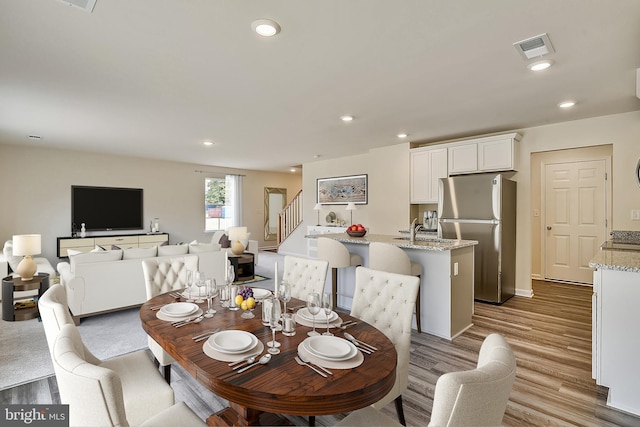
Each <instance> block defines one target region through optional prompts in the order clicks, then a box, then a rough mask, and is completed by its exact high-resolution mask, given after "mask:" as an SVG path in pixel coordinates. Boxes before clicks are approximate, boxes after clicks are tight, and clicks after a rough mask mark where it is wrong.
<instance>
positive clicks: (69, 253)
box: [67, 249, 93, 256]
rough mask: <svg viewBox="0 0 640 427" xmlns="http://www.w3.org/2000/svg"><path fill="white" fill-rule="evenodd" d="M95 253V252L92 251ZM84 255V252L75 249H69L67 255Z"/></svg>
mask: <svg viewBox="0 0 640 427" xmlns="http://www.w3.org/2000/svg"><path fill="white" fill-rule="evenodd" d="M91 252H93V251H91ZM81 253H83V252H82V251H76V250H75V249H67V255H68V256H74V255H79V254H81Z"/></svg>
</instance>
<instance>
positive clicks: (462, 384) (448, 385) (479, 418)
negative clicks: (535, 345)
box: [338, 333, 516, 427]
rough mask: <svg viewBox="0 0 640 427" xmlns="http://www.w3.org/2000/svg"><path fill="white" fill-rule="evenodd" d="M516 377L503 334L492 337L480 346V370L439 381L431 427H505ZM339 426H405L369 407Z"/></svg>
mask: <svg viewBox="0 0 640 427" xmlns="http://www.w3.org/2000/svg"><path fill="white" fill-rule="evenodd" d="M515 376H516V359H515V356H514V354H513V351H512V350H511V347H509V344H507V342H506V341H505V339H504V338H503V337H502V336H501V335H499V334H495V333H494V334H491V335H489V336H488V337H487V338H485V340H484V342H483V343H482V346H481V347H480V355H479V356H478V367H477V368H476V369H472V370H470V371H462V372H449V373H446V374H443V375H441V376H440V378H438V382H437V383H436V389H435V394H434V396H433V407H432V410H431V420H430V422H429V426H430V427H439V426H499V425H502V418H503V417H504V412H505V410H506V408H507V403H508V401H509V394H510V393H511V388H512V387H513V382H514V380H515ZM338 425H339V426H362V427H369V426H388V427H398V426H400V425H401V424H399V423H398V422H396V421H395V420H392V419H391V418H389V417H387V416H386V415H385V414H383V413H382V412H380V411H378V410H376V409H374V408H372V407H371V406H369V407H367V408H364V409H361V410H359V411H355V412H352V413H351V414H349V415H348V416H347V417H346V418H344V419H342V420H341V421H340V422H339V423H338Z"/></svg>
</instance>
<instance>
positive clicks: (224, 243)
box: [218, 234, 231, 249]
mask: <svg viewBox="0 0 640 427" xmlns="http://www.w3.org/2000/svg"><path fill="white" fill-rule="evenodd" d="M218 243H220V247H221V248H225V249H226V248H230V247H231V241H230V240H229V236H227V235H226V234H223V235H222V237H220V240H219V241H218Z"/></svg>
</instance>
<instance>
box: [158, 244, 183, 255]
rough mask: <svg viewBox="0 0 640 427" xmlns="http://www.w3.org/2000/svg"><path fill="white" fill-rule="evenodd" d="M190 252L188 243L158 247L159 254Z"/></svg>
mask: <svg viewBox="0 0 640 427" xmlns="http://www.w3.org/2000/svg"><path fill="white" fill-rule="evenodd" d="M188 252H189V246H188V245H166V246H160V247H158V256H168V255H169V256H173V255H186V254H187V253H188Z"/></svg>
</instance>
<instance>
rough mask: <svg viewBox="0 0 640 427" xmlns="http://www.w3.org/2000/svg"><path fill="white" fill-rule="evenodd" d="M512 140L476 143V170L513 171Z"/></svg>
mask: <svg viewBox="0 0 640 427" xmlns="http://www.w3.org/2000/svg"><path fill="white" fill-rule="evenodd" d="M514 160H515V156H514V140H513V139H512V138H508V139H500V140H496V141H489V142H481V143H478V169H479V170H481V171H486V172H491V171H503V170H515V167H514V166H515V164H514Z"/></svg>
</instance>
